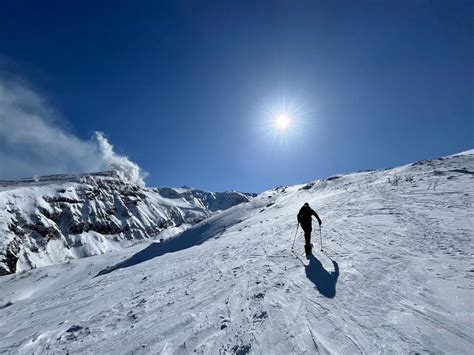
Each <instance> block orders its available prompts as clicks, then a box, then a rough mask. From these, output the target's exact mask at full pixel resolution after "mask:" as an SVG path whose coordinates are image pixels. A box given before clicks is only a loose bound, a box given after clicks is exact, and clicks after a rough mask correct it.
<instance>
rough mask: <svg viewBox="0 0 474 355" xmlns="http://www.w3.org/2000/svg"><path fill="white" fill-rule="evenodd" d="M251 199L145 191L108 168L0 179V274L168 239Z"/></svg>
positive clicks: (184, 190)
mask: <svg viewBox="0 0 474 355" xmlns="http://www.w3.org/2000/svg"><path fill="white" fill-rule="evenodd" d="M248 200H249V196H246V195H244V194H241V193H238V192H234V191H231V192H223V193H214V192H207V191H202V190H195V189H190V188H180V189H172V188H165V187H163V188H155V189H145V188H142V187H139V186H136V185H131V184H129V183H127V182H125V181H123V180H122V179H121V178H120V177H119V176H118V175H117V174H116V173H115V172H113V171H112V172H105V173H97V174H87V175H56V176H47V177H40V178H35V179H28V180H21V181H0V275H2V274H8V273H13V272H16V271H22V270H27V269H32V268H36V267H39V266H45V265H51V264H57V263H60V262H65V261H68V260H70V259H75V258H82V257H87V256H91V255H97V254H102V253H105V252H107V251H110V250H115V249H119V248H121V247H124V246H127V245H130V244H131V243H132V242H133V241H136V240H142V239H146V238H152V237H156V238H166V237H169V236H170V235H172V234H174V233H177V232H179V231H182V230H184V229H185V228H187V227H189V226H190V225H193V224H196V223H197V222H199V221H202V220H203V219H205V218H207V217H209V216H210V215H211V214H212V213H213V212H215V211H218V210H224V209H227V208H229V207H232V206H234V205H236V204H239V203H242V202H247V201H248Z"/></svg>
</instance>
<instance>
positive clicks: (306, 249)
mask: <svg viewBox="0 0 474 355" xmlns="http://www.w3.org/2000/svg"><path fill="white" fill-rule="evenodd" d="M312 247H313V245H312V244H305V246H304V251H305V253H306V256H308V255H309V254H311V249H312Z"/></svg>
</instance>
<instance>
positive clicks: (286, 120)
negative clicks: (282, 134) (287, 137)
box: [275, 113, 291, 131]
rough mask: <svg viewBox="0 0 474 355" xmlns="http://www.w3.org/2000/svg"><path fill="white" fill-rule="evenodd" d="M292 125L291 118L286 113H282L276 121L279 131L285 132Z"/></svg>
mask: <svg viewBox="0 0 474 355" xmlns="http://www.w3.org/2000/svg"><path fill="white" fill-rule="evenodd" d="M290 123H291V119H290V117H289V116H288V115H287V114H286V113H280V114H279V115H278V116H277V117H276V119H275V124H276V127H277V129H278V130H279V131H285V130H286V129H287V128H288V127H289V126H290Z"/></svg>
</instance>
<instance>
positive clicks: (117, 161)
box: [95, 132, 147, 186]
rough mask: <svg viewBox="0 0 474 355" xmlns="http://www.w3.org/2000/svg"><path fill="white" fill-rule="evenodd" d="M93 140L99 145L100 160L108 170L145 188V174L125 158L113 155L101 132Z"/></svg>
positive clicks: (111, 147) (112, 149) (96, 133)
mask: <svg viewBox="0 0 474 355" xmlns="http://www.w3.org/2000/svg"><path fill="white" fill-rule="evenodd" d="M95 138H96V139H97V142H98V143H99V149H100V153H101V155H102V159H103V161H104V162H105V163H106V164H107V167H108V168H109V169H112V170H115V171H117V172H118V173H119V175H120V176H121V177H122V178H123V179H125V180H127V181H130V182H132V183H134V184H137V185H140V186H145V182H144V181H143V180H144V179H145V178H146V175H147V173H144V172H143V171H142V170H141V169H140V167H139V166H138V165H137V164H135V163H134V162H133V161H130V160H129V159H128V158H127V157H124V156H120V155H117V154H115V152H114V147H113V145H112V144H110V143H109V141H108V140H107V138H105V137H104V134H103V133H102V132H95Z"/></svg>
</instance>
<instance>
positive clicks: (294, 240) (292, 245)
mask: <svg viewBox="0 0 474 355" xmlns="http://www.w3.org/2000/svg"><path fill="white" fill-rule="evenodd" d="M299 226H300V223H299V222H298V224H297V225H296V232H295V238H294V239H293V244H291V250H293V247H294V246H295V242H296V235H297V234H298V227H299Z"/></svg>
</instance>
